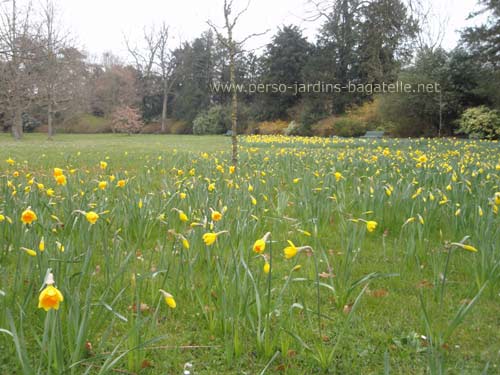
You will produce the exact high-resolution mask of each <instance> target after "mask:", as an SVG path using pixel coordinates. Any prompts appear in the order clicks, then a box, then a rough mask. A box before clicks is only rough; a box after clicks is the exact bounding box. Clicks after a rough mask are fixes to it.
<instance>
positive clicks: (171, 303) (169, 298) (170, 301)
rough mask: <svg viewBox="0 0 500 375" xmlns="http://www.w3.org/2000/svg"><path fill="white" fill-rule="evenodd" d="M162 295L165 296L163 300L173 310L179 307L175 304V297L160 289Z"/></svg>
mask: <svg viewBox="0 0 500 375" xmlns="http://www.w3.org/2000/svg"><path fill="white" fill-rule="evenodd" d="M160 293H161V294H163V298H164V299H165V303H166V304H167V306H168V307H170V308H171V309H175V308H176V307H177V303H176V302H175V299H174V296H172V295H171V294H170V293H167V292H165V291H164V290H163V289H160Z"/></svg>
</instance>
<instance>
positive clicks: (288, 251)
mask: <svg viewBox="0 0 500 375" xmlns="http://www.w3.org/2000/svg"><path fill="white" fill-rule="evenodd" d="M287 242H288V244H289V245H290V246H287V247H285V248H284V249H283V253H284V254H285V258H286V259H292V258H293V257H294V256H295V255H297V253H298V252H299V249H298V248H297V246H295V245H294V244H293V242H292V241H287Z"/></svg>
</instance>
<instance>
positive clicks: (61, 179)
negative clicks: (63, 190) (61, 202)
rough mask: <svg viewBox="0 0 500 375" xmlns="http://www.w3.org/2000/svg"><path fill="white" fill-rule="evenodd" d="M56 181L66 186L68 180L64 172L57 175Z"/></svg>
mask: <svg viewBox="0 0 500 375" xmlns="http://www.w3.org/2000/svg"><path fill="white" fill-rule="evenodd" d="M56 182H57V184H58V185H61V186H64V185H66V184H67V182H68V181H67V180H66V176H65V175H63V174H62V175H59V176H57V177H56Z"/></svg>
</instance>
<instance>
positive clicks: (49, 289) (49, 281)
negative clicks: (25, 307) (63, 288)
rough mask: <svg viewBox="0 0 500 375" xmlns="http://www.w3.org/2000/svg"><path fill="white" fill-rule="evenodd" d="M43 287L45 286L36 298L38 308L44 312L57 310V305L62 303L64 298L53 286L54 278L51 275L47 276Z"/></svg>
mask: <svg viewBox="0 0 500 375" xmlns="http://www.w3.org/2000/svg"><path fill="white" fill-rule="evenodd" d="M45 285H47V286H46V287H45V289H43V290H42V292H41V293H40V295H39V297H38V308H40V309H44V310H45V311H49V310H50V309H54V310H58V309H59V304H60V303H61V302H63V301H64V297H63V295H62V293H61V292H60V291H59V289H57V288H56V287H55V286H54V276H53V275H52V273H49V274H48V275H47V278H46V280H45Z"/></svg>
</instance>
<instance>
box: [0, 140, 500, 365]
mask: <svg viewBox="0 0 500 375" xmlns="http://www.w3.org/2000/svg"><path fill="white" fill-rule="evenodd" d="M240 141H241V143H240V151H239V152H240V164H239V166H238V168H237V169H233V168H231V165H230V161H231V155H230V153H229V149H230V139H228V138H227V137H218V136H213V137H212V136H205V137H196V136H154V135H144V136H131V137H129V136H122V135H86V136H83V135H57V136H56V137H55V140H54V141H46V140H45V138H44V136H42V135H27V136H26V137H25V138H24V139H23V140H22V141H18V142H16V141H13V140H11V139H10V137H9V136H7V135H0V373H1V374H113V373H117V374H186V375H189V374H215V373H217V374H275V373H276V374H279V373H283V374H321V373H325V374H445V373H446V374H498V373H500V329H499V327H500V247H499V244H500V215H499V213H498V211H499V208H500V145H499V143H498V142H489V141H467V140H457V139H416V140H398V139H380V140H366V139H353V138H345V139H344V138H300V137H295V138H287V137H284V136H246V137H242V138H240Z"/></svg>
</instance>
